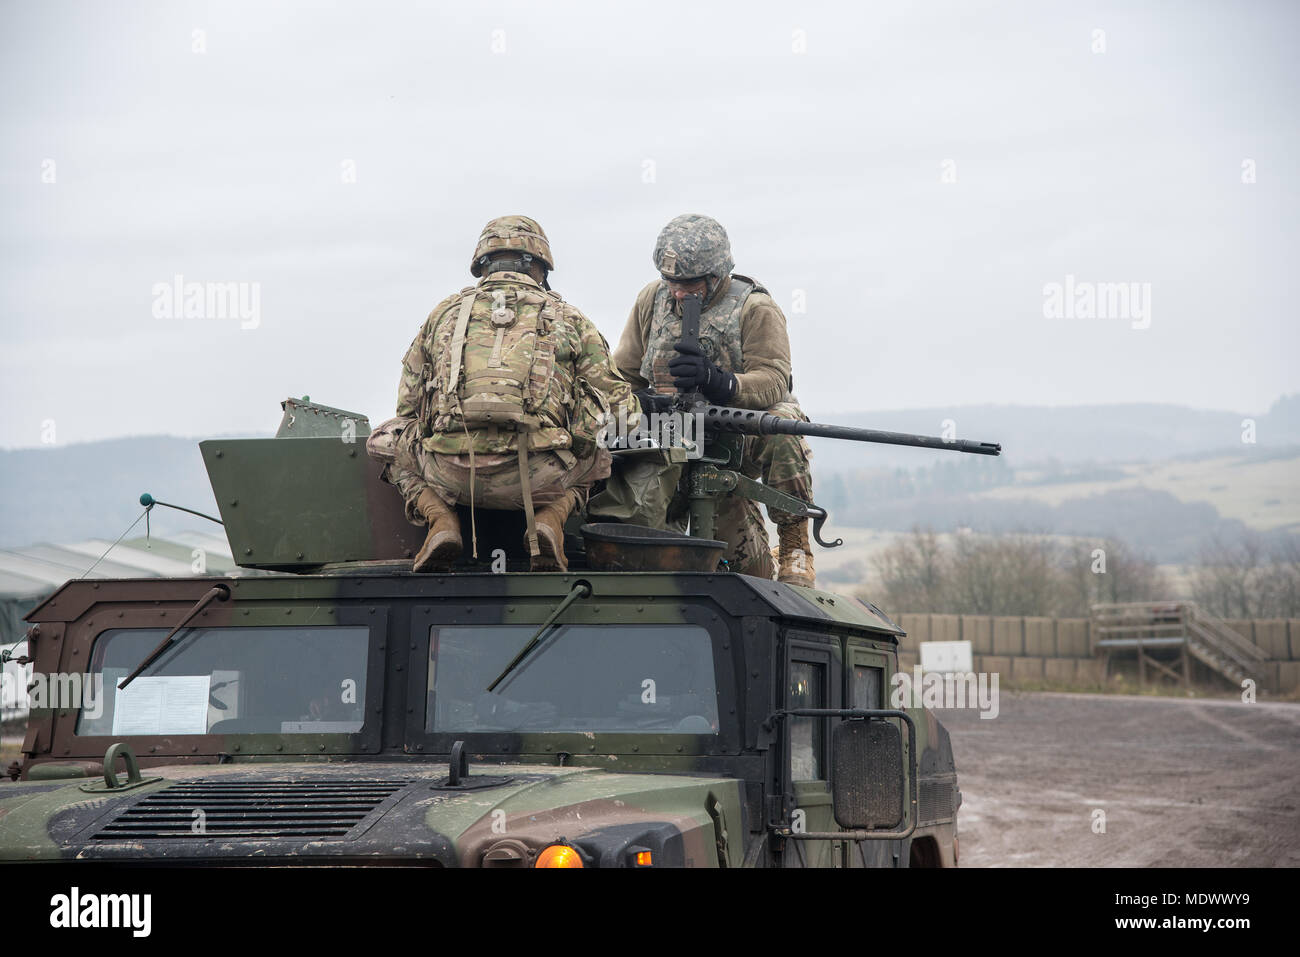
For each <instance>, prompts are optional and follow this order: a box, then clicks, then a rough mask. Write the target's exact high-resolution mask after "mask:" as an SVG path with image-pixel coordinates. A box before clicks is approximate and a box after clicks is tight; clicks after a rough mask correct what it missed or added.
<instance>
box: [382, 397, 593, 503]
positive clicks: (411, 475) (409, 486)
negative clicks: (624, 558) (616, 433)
mask: <svg viewBox="0 0 1300 957" xmlns="http://www.w3.org/2000/svg"><path fill="white" fill-rule="evenodd" d="M390 421H393V422H399V421H400V420H390ZM388 427H389V423H387V422H386V423H384V425H382V426H380V428H379V429H376V430H375V431H374V432H373V433H372V434H371V438H370V440H369V441H368V442H367V445H366V447H367V451H369V452H370V454H371V455H372V456H373V457H374V458H377V459H379V460H380V461H384V462H387V463H388V464H387V465H385V467H384V471H383V478H384V480H385V481H387V482H389V483H391V484H392V485H394V486H396V487H397V490H398V491H399V492H400V493H401V494H402V500H403V501H404V502H405V503H406V518H407V520H408V521H410V522H411V524H413V525H423V524H425V521H424V516H423V515H421V514H420V511H419V509H418V508H416V501H417V500H418V499H419V497H420V493H421V492H423V491H424V490H425V489H430V490H432V491H433V493H434V494H435V495H437V496H438V497H439V498H440V499H442V500H443V501H444V502H446V503H447V504H448V505H451V506H456V505H471V504H472V505H473V506H475V507H476V508H492V509H522V508H523V507H524V491H523V482H522V479H521V476H520V474H519V456H518V454H517V453H515V452H509V453H500V454H477V453H476V454H475V455H474V459H473V467H472V468H471V465H470V457H469V455H468V454H464V455H448V454H445V453H442V452H429V451H427V450H425V449H424V447H423V446H421V445H420V444H419V442H418V441H417V440H416V439H417V437H418V431H419V430H418V429H414V428H401V427H399V428H398V429H396V430H395V431H393V432H392V433H391V434H390V435H388V436H387V437H385V436H383V435H382V434H381V430H383V429H385V428H388ZM610 463H611V456H610V454H609V452H608V451H607V450H605V449H601V448H597V449H596V450H595V453H594V454H593V455H592V456H590V457H589V458H585V459H580V458H578V457H577V456H575V455H574V454H573V453H572V452H570V451H569V450H568V449H550V450H546V451H537V452H529V453H528V485H529V491H530V493H531V495H532V499H533V507H534V508H536V509H540V508H544V507H545V506H547V505H549V504H551V503H553V502H556V501H558V500H559V499H560V498H562V497H563V496H564V495H565V494H566V493H567V492H569V491H570V490H573V491H576V492H578V493H579V498H578V507H579V508H582V507H585V505H586V501H587V494H588V493H589V492H590V491H591V486H592V485H593V484H594V483H596V482H597V481H599V480H600V479H603V478H605V477H606V476H608V475H609V470H610Z"/></svg>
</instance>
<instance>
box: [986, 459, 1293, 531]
mask: <svg viewBox="0 0 1300 957" xmlns="http://www.w3.org/2000/svg"><path fill="white" fill-rule="evenodd" d="M1120 468H1121V469H1122V470H1123V471H1124V473H1125V477H1124V478H1117V479H1113V480H1110V481H1099V482H1066V483H1060V484H1051V485H1021V484H1016V485H1004V486H1001V487H999V488H994V489H988V490H987V491H984V492H978V493H976V494H975V496H974V497H975V498H985V499H1004V500H1005V499H1010V500H1017V499H1030V500H1032V501H1037V502H1043V503H1044V504H1046V505H1059V504H1061V503H1062V502H1064V501H1066V500H1067V499H1073V498H1087V497H1089V496H1092V495H1100V494H1101V493H1103V492H1110V491H1114V490H1116V489H1123V488H1138V487H1145V488H1149V489H1154V490H1156V491H1163V492H1168V493H1169V494H1171V495H1173V496H1174V497H1175V498H1177V499H1179V500H1180V501H1183V502H1208V503H1209V504H1211V505H1213V506H1214V507H1215V508H1216V509H1218V510H1219V514H1220V515H1222V516H1223V517H1224V518H1235V519H1239V520H1241V521H1242V522H1245V523H1246V524H1247V525H1249V526H1250V527H1251V528H1256V529H1260V530H1263V531H1267V530H1270V529H1275V528H1283V527H1287V526H1291V527H1300V456H1295V457H1292V458H1288V459H1273V460H1269V461H1264V462H1252V461H1250V460H1248V459H1246V458H1244V457H1240V456H1223V457H1220V458H1209V459H1200V460H1197V461H1166V462H1155V463H1151V464H1149V465H1147V464H1138V465H1123V466H1120Z"/></svg>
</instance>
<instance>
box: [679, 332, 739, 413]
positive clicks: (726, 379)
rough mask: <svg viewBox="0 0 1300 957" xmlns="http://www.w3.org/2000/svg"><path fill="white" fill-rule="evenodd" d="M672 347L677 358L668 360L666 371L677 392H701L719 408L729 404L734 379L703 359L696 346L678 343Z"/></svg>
mask: <svg viewBox="0 0 1300 957" xmlns="http://www.w3.org/2000/svg"><path fill="white" fill-rule="evenodd" d="M673 348H674V349H676V350H677V352H678V355H677V356H676V357H675V358H673V359H671V360H670V361H669V363H668V371H669V372H670V373H672V375H673V385H675V386H677V391H679V392H701V393H703V394H704V397H705V398H706V399H708V400H709V401H710V402H714V403H717V404H718V405H722V404H723V403H725V402H729V401H730V400H731V397H732V396H733V395H735V394H736V377H735V376H734V375H732V374H731V373H730V372H723V371H722V369H721V368H720V367H719V366H717V365H715V364H714V363H712V362H710V361H709V360H708V359H706V358H705V357H704V353H703V352H702V351H701V350H700V347H699V346H697V345H695V344H694V343H688V342H679V343H677V344H676V345H675V346H673Z"/></svg>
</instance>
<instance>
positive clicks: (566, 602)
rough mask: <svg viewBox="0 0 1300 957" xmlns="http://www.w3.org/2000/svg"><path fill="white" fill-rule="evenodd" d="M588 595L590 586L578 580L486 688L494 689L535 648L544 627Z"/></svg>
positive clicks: (547, 626) (553, 622)
mask: <svg viewBox="0 0 1300 957" xmlns="http://www.w3.org/2000/svg"><path fill="white" fill-rule="evenodd" d="M590 595H591V586H590V585H589V584H587V583H586V582H578V583H577V584H576V585H574V586H573V589H572V590H571V591H570V592H569V593H568V594H567V595H565V596H564V598H562V599H561V600H560V603H559V604H558V605H556V606H555V611H553V612H551V614H550V617H549V618H547V619H546V621H544V622H542V627H540V628H538V629H537V633H536V634H534V635H533V637H532V638H530V639H529V640H528V644H526V645H524V646H523V647H522V648H520V649H519V654H517V655H515V657H514V660H513V661H511V662H510V664H508V665H506V667H505V670H504V671H502V672H501V674H499V675H497V676H496V680H495V681H493V682H492V683H491V684H490V685H488V686H487V690H488V691H492V690H493V689H495V688H496V686H497V685H499V684H501V682H502V680H503V679H504V678H505V676H506V675H508V674H510V672H512V671H514V670H515V669H516V668H518V667H519V664H520V662H522V661H523V660H524V659H525V658H527V657H528V653H529V652H530V651H532V650H533V649H534V648H536V647H537V645H538V643H539V642H541V640H542V635H544V634H546V629H548V628H550V627H551V625H553V624H555V620H556V619H557V618H559V617H560V616H561V615H563V614H564V612H565V609H567V608H568V607H569V606H570V605H572V604H573V603H574V602H575V601H577V600H578V599H579V598H587V597H589V596H590Z"/></svg>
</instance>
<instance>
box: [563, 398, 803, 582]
mask: <svg viewBox="0 0 1300 957" xmlns="http://www.w3.org/2000/svg"><path fill="white" fill-rule="evenodd" d="M767 411H768V412H769V413H770V414H771V415H775V416H779V417H780V418H783V419H798V420H801V421H804V422H807V421H808V417H807V416H805V415H804V414H803V411H802V410H801V409H800V408H799V406H798V404H797V403H796V402H795V401H793V400H790V401H787V402H778V403H777V404H776V405H774V406H772V407H771V408H770V409H768V410H767ZM811 458H812V451H811V450H810V449H809V448H808V442H807V440H806V439H804V438H803V437H802V436H799V435H747V436H745V437H744V445H743V451H742V454H741V462H740V468H739V471H740V473H741V474H742V475H745V476H748V477H749V478H752V479H757V480H761V481H762V482H763V484H764V485H766V486H768V487H769V488H772V489H776V490H777V491H779V492H784V493H786V494H787V495H790V496H792V497H794V498H797V499H799V500H800V501H801V502H811V501H812V500H813V497H812V465H811V461H810V460H811ZM681 474H682V466H681V465H669V464H664V463H663V462H662V461H659V460H656V459H654V458H652V457H647V458H636V457H632V456H629V457H627V458H626V459H621V460H620V462H619V469H618V470H616V471H615V474H614V475H613V476H611V478H610V480H609V482H607V483H606V486H605V489H604V490H603V491H602V492H600V493H599V494H598V495H595V496H593V497H592V499H591V504H590V507H589V509H588V512H589V515H590V518H591V520H592V521H601V520H606V521H610V520H613V521H621V522H633V523H636V524H639V525H650V526H652V527H655V528H668V529H673V530H675V531H683V532H684V531H685V530H686V525H687V508H688V505H689V500H688V498H687V495H686V492H685V490H684V489H682V488H680V487H679V480H680V479H681ZM768 517H769V518H771V520H772V522H773V523H774V524H776V525H786V524H791V523H794V522H802V521H807V519H804V518H802V517H800V516H798V515H792V514H790V513H789V512H782V511H778V510H776V509H772V508H769V509H768ZM714 537H715V538H717V539H718V540H719V541H724V542H726V543H727V551H726V552H725V553H724V556H723V557H724V558H725V559H726V561H727V564H728V566H729V567H730V568H731V570H732V571H735V572H739V573H740V574H742V575H754V576H756V577H759V578H772V577H773V576H774V575H775V572H776V569H775V567H774V566H773V564H772V551H771V544H770V543H769V541H768V537H767V525H766V524H765V523H764V521H763V514H762V512H761V511H760V510H759V507H758V503H757V502H755V501H753V500H752V499H748V498H744V497H742V496H739V495H726V496H723V497H722V498H721V499H719V500H718V505H717V511H716V513H715V518H714Z"/></svg>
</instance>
